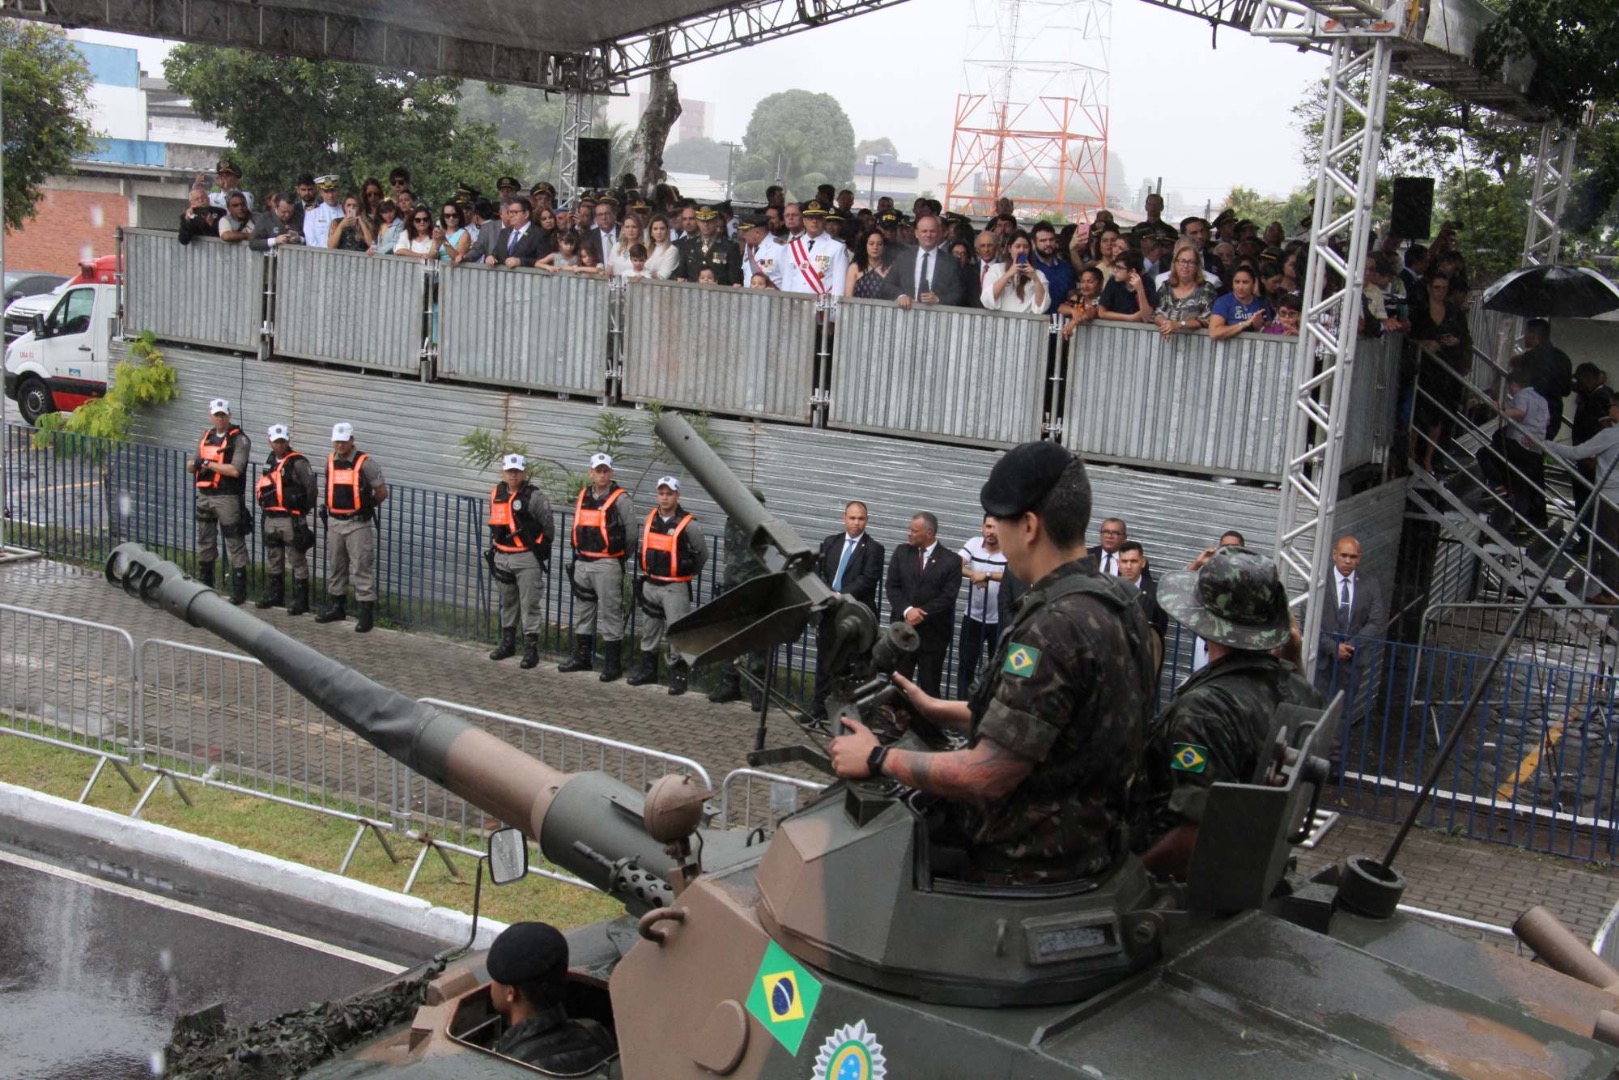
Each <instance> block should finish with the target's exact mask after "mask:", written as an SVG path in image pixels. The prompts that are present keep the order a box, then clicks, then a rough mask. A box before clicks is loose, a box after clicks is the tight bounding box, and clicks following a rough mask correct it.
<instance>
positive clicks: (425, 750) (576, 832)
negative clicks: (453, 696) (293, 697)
mask: <svg viewBox="0 0 1619 1080" xmlns="http://www.w3.org/2000/svg"><path fill="white" fill-rule="evenodd" d="M106 574H107V580H108V581H109V582H111V583H112V584H114V585H118V586H121V587H122V588H123V589H124V591H125V592H127V593H128V594H129V595H131V596H134V597H137V598H139V599H141V600H143V601H145V602H146V603H147V604H148V605H150V606H152V607H155V608H158V609H160V610H163V611H167V612H168V613H169V614H171V615H173V616H175V617H176V618H178V619H180V620H182V621H183V622H185V623H187V624H189V625H191V626H195V627H197V628H198V629H201V630H207V631H209V632H210V633H214V634H217V635H219V636H220V637H222V638H224V639H225V640H226V641H228V642H230V643H231V644H232V645H235V646H236V647H237V648H239V649H241V650H243V651H244V652H246V653H247V654H248V655H250V656H252V657H254V658H255V659H257V660H258V661H259V662H260V663H262V664H263V665H264V666H265V667H267V668H269V669H270V670H271V671H273V672H274V673H275V674H276V675H278V676H280V678H281V679H282V680H283V681H284V682H286V684H287V685H288V686H290V687H292V689H294V690H296V691H297V692H298V693H300V694H302V695H303V696H304V697H306V698H308V699H309V700H310V701H311V702H312V703H314V705H315V706H316V707H317V708H319V709H320V710H321V711H322V712H324V713H325V714H326V715H327V716H330V717H331V718H332V719H333V720H336V721H337V722H338V723H340V724H342V725H343V726H344V727H346V728H348V729H349V730H350V731H352V732H354V733H355V734H356V735H358V736H360V738H362V739H364V740H365V741H366V742H369V743H371V744H372V745H373V746H375V747H377V748H378V749H379V750H381V751H382V752H383V753H385V754H387V755H388V756H389V757H391V758H393V759H394V760H395V761H398V762H400V763H401V764H403V765H405V766H406V767H407V768H409V769H411V770H412V771H414V772H417V773H420V774H421V775H422V776H425V777H426V778H427V779H429V780H431V781H433V782H434V783H436V784H439V785H440V786H442V787H444V788H446V789H447V790H449V791H451V792H453V793H454V794H456V795H458V796H459V797H461V798H462V799H465V800H466V801H467V802H469V803H471V804H472V805H474V806H476V807H478V808H479V809H480V810H483V811H484V812H485V813H488V814H490V815H492V816H494V817H496V818H499V819H500V820H501V821H504V822H507V823H509V824H511V825H515V826H517V827H518V828H520V829H522V830H523V832H524V833H525V834H527V835H528V837H529V838H530V839H532V840H534V841H535V842H536V843H538V844H539V846H540V851H541V852H542V853H543V854H544V855H545V857H546V858H547V859H549V860H550V861H551V862H552V863H554V864H555V865H557V866H559V867H562V868H563V869H565V870H568V871H569V872H570V873H573V874H575V875H577V876H578V877H579V878H581V879H583V880H584V881H586V882H588V883H590V884H591V885H593V886H595V887H596V888H598V889H600V890H601V891H602V892H604V893H607V894H608V895H609V896H612V897H614V898H615V899H617V900H619V901H621V902H622V903H623V904H624V905H625V907H626V908H628V909H629V910H630V911H632V912H636V913H640V912H644V911H647V910H650V909H652V908H657V907H663V906H665V905H667V904H668V903H670V902H671V900H672V899H673V895H674V890H673V888H672V880H673V875H674V873H675V860H674V859H673V858H672V857H671V856H670V854H669V853H668V852H667V851H666V850H665V846H664V843H663V842H660V841H658V840H656V839H654V838H653V837H652V836H651V835H649V834H648V832H647V830H646V828H645V826H644V824H643V819H642V815H643V809H644V807H643V803H644V800H643V797H642V795H641V793H640V792H637V791H635V790H634V789H632V788H630V787H627V786H626V785H624V784H623V783H621V782H619V781H618V780H616V779H614V778H613V777H610V776H607V775H606V774H604V773H599V772H581V773H564V772H561V771H559V770H557V769H553V768H552V767H551V766H549V765H547V764H545V763H544V762H543V761H538V760H536V759H534V758H532V757H530V756H528V755H527V754H525V753H523V751H521V750H519V749H517V748H516V747H515V746H511V745H508V744H507V743H504V742H502V741H501V740H500V739H497V738H495V737H494V736H493V735H490V734H489V733H488V732H485V731H483V730H481V729H479V728H477V727H475V726H473V725H472V724H470V723H468V722H467V721H466V720H464V719H462V718H461V717H459V716H455V715H453V714H451V713H447V712H444V711H443V710H440V709H435V708H432V707H430V706H427V705H423V704H421V703H420V702H417V701H413V700H412V699H410V698H408V697H406V696H405V695H403V694H401V693H399V692H397V691H394V690H390V689H388V688H387V687H385V686H383V685H381V684H380V683H377V682H374V681H373V680H371V679H369V678H367V677H366V676H364V675H362V674H360V673H359V672H358V671H355V670H354V669H352V668H349V667H346V666H344V665H343V664H340V663H338V662H337V661H336V660H333V659H332V658H331V657H329V656H326V655H325V654H324V653H321V652H320V651H319V650H317V649H314V648H311V647H310V646H308V645H305V644H304V643H303V642H301V641H298V640H297V639H295V638H291V637H288V636H287V635H286V634H283V633H282V632H281V631H279V630H277V629H276V628H275V627H273V626H271V625H270V624H268V623H266V622H264V621H262V620H260V619H258V618H256V617H254V616H253V615H250V614H248V613H247V612H246V611H243V610H242V609H240V608H237V607H234V606H232V605H231V604H230V603H229V602H228V601H226V600H225V599H224V598H223V597H222V596H220V595H219V594H218V593H216V592H214V591H213V590H212V589H210V588H208V587H207V586H206V585H203V584H201V583H200V582H197V581H194V580H192V579H190V578H188V577H186V575H185V572H184V571H183V570H181V568H180V567H179V566H177V565H175V564H174V563H172V562H168V561H166V560H163V559H160V558H158V557H157V556H155V555H153V554H152V553H151V552H149V551H147V550H146V549H145V548H143V547H141V546H140V545H139V544H120V545H119V546H118V547H117V548H116V549H115V550H114V551H113V553H112V555H111V556H109V558H108V559H107V566H106Z"/></svg>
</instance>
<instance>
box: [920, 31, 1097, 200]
mask: <svg viewBox="0 0 1619 1080" xmlns="http://www.w3.org/2000/svg"><path fill="white" fill-rule="evenodd" d="M1112 25H1113V0H973V15H972V23H971V25H970V27H969V31H968V32H969V35H970V36H969V39H968V44H967V61H966V65H965V70H964V72H963V84H964V89H963V91H962V93H960V94H958V95H957V96H956V126H955V134H954V136H953V138H952V139H951V145H950V175H949V180H948V186H947V188H946V191H945V206H946V208H947V209H951V210H959V211H961V212H963V213H969V214H990V213H993V212H994V209H995V200H996V199H997V198H999V197H1001V196H1003V195H1007V196H1010V197H1011V198H1013V199H1014V200H1015V201H1016V202H1017V205H1018V207H1019V208H1020V209H1030V210H1037V211H1043V212H1046V213H1051V214H1055V215H1058V216H1068V215H1073V214H1079V213H1083V212H1085V211H1086V210H1088V209H1091V208H1094V207H1098V206H1104V205H1106V202H1107V94H1108V48H1109V39H1110V37H1111V35H1112Z"/></svg>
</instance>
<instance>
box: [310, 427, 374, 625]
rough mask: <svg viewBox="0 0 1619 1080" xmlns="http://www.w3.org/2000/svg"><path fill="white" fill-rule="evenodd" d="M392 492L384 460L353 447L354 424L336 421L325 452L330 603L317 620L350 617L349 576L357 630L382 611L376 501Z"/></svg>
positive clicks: (323, 511)
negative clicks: (379, 605)
mask: <svg viewBox="0 0 1619 1080" xmlns="http://www.w3.org/2000/svg"><path fill="white" fill-rule="evenodd" d="M387 498H388V485H387V483H386V482H385V481H384V480H383V478H382V466H380V465H378V464H377V463H376V460H375V459H374V458H372V456H371V455H370V454H362V453H360V452H359V451H358V450H356V449H355V447H354V425H353V424H349V423H340V424H333V425H332V452H331V453H330V454H328V455H327V457H326V505H325V506H323V507H322V508H321V512H320V516H321V520H323V521H325V522H326V601H327V603H326V608H325V610H323V611H322V612H321V613H320V614H319V615H316V616H315V621H316V622H321V623H329V622H342V621H343V620H344V619H346V618H348V603H347V600H348V592H349V586H350V579H351V578H352V583H353V588H354V603H355V606H356V607H357V608H358V617H357V618H356V620H355V623H354V631H355V633H358V634H364V633H367V632H368V631H369V630H370V629H371V627H372V624H373V623H374V622H375V620H376V615H377V527H376V525H374V524H373V523H372V520H373V519H374V518H375V517H376V513H377V507H378V506H381V505H382V503H383V501H384V500H385V499H387Z"/></svg>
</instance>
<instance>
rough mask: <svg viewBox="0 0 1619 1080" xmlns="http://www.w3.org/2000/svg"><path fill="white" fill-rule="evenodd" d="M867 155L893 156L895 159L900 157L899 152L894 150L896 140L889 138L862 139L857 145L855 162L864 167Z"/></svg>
mask: <svg viewBox="0 0 1619 1080" xmlns="http://www.w3.org/2000/svg"><path fill="white" fill-rule="evenodd" d="M867 154H878V155H882V154H893V155H894V156H895V157H899V151H898V150H896V149H895V148H894V140H893V139H890V138H888V137H887V136H884V137H883V138H881V139H861V140H860V141H859V142H857V143H855V147H854V160H855V164H856V165H864V164H865V163H866V155H867Z"/></svg>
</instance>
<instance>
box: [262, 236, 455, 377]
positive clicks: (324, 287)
mask: <svg viewBox="0 0 1619 1080" xmlns="http://www.w3.org/2000/svg"><path fill="white" fill-rule="evenodd" d="M424 277H425V271H424V270H423V267H422V263H421V261H420V260H418V259H403V258H398V257H396V256H391V255H376V256H372V255H361V254H359V253H357V252H353V251H329V250H324V249H311V248H305V247H300V246H297V245H292V246H289V247H285V248H279V249H277V252H276V279H275V283H276V303H275V352H276V355H278V356H289V357H296V358H298V359H301V360H320V361H324V362H327V363H334V364H349V365H352V366H354V367H362V368H368V369H370V370H373V371H390V372H401V373H405V374H410V375H415V374H418V373H419V372H420V371H421V366H422V341H423V338H424V337H425V336H426V334H425V333H424V331H423V328H422V312H423V309H424V305H425V303H426V288H425V283H424V280H423V279H424Z"/></svg>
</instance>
